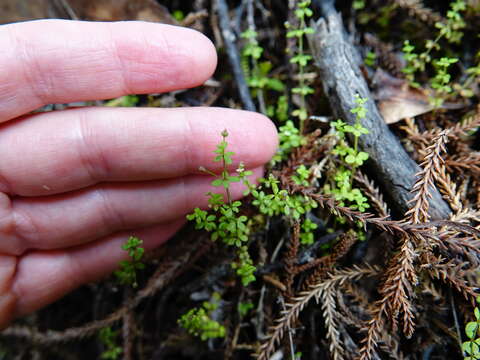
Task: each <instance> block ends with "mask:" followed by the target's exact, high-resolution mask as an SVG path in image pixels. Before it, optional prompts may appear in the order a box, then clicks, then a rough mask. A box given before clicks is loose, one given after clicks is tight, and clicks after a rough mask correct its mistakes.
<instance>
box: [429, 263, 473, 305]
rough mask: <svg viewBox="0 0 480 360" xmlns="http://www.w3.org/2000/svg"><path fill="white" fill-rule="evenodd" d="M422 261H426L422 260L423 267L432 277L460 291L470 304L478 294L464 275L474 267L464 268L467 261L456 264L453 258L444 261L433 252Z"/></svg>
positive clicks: (467, 264)
mask: <svg viewBox="0 0 480 360" xmlns="http://www.w3.org/2000/svg"><path fill="white" fill-rule="evenodd" d="M424 261H428V262H424V265H423V268H425V269H426V270H427V271H428V273H429V275H430V276H431V277H432V278H433V279H437V280H441V281H443V282H444V283H445V284H447V285H449V286H450V287H452V288H453V289H454V290H456V291H457V292H458V293H460V294H461V295H462V296H463V297H464V298H465V299H466V300H469V301H470V302H471V303H472V304H474V303H475V299H476V297H477V296H478V294H477V292H476V287H473V286H470V285H468V282H467V281H466V280H465V277H466V274H467V273H468V272H472V271H475V270H476V267H475V268H473V269H468V268H467V270H465V267H467V266H469V265H470V264H469V263H460V264H458V263H456V262H455V261H454V260H451V261H449V262H444V261H442V259H439V258H436V257H435V256H434V255H433V254H429V256H427V257H424ZM432 264H433V265H432ZM470 267H471V265H470ZM468 270H470V271H468Z"/></svg>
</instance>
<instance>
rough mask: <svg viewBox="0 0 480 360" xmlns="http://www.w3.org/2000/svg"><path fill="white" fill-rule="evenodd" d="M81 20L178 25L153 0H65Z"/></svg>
mask: <svg viewBox="0 0 480 360" xmlns="http://www.w3.org/2000/svg"><path fill="white" fill-rule="evenodd" d="M66 1H67V3H68V5H69V6H70V7H71V8H72V10H73V11H74V12H75V14H76V15H77V16H78V17H79V18H80V19H82V20H97V21H119V20H143V21H154V22H161V23H166V24H172V25H178V23H177V21H176V20H175V19H174V18H173V17H172V15H171V14H170V12H169V11H168V9H167V8H166V7H165V6H163V5H160V4H158V3H157V2H156V1H154V0H135V1H131V0H66Z"/></svg>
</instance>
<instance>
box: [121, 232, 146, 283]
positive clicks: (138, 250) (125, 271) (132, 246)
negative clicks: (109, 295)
mask: <svg viewBox="0 0 480 360" xmlns="http://www.w3.org/2000/svg"><path fill="white" fill-rule="evenodd" d="M142 243H143V241H142V240H140V239H139V238H137V237H135V236H130V237H129V238H128V240H127V242H126V243H125V244H123V245H122V249H123V250H125V251H127V252H128V256H130V260H123V261H120V269H119V270H117V271H115V272H114V274H115V275H116V276H117V278H118V280H119V281H120V283H122V284H130V285H132V286H133V287H137V286H138V283H137V270H142V269H144V268H145V265H144V264H143V263H142V261H141V260H142V257H143V253H144V252H145V249H144V248H142V247H140V245H142Z"/></svg>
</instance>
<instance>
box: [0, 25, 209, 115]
mask: <svg viewBox="0 0 480 360" xmlns="http://www.w3.org/2000/svg"><path fill="white" fill-rule="evenodd" d="M0 48H1V49H3V50H2V56H1V57H0V69H1V70H0V122H1V121H6V120H9V119H12V118H15V117H17V116H19V115H22V114H25V113H27V112H29V111H32V110H35V109H37V108H38V107H40V106H43V105H46V104H53V103H68V102H75V101H86V100H99V99H109V98H114V97H118V96H121V95H126V94H142V93H153V92H163V91H171V90H176V89H183V88H189V87H193V86H197V85H200V84H202V83H203V82H204V81H205V80H206V79H208V78H209V77H210V76H211V74H212V73H213V71H214V70H215V67H216V63H217V59H216V52H215V48H214V46H213V44H212V43H211V42H210V40H209V39H208V38H207V37H205V36H204V35H202V34H201V33H199V32H197V31H194V30H190V29H187V28H182V27H177V26H172V25H165V24H155V23H147V22H138V21H131V22H117V23H102V22H84V21H69V20H39V21H31V22H25V23H16V24H8V25H3V26H0Z"/></svg>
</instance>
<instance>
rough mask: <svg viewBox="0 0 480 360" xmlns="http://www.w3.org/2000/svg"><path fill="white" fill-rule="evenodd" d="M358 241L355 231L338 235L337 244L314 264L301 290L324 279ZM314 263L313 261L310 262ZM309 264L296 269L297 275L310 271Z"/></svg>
mask: <svg viewBox="0 0 480 360" xmlns="http://www.w3.org/2000/svg"><path fill="white" fill-rule="evenodd" d="M357 240H358V237H357V235H356V234H355V231H353V230H351V231H348V232H346V233H345V234H342V235H340V237H339V240H338V242H337V243H336V244H335V245H334V247H333V249H332V252H331V254H330V255H328V256H324V257H322V258H320V259H317V260H319V261H318V264H316V269H315V271H314V272H313V273H312V274H311V275H310V276H309V277H308V278H307V280H305V282H304V285H303V288H304V289H308V288H309V287H310V285H312V284H314V283H317V282H318V281H319V280H320V279H322V278H325V275H326V274H327V273H328V272H329V271H331V270H332V268H333V266H334V265H335V263H336V262H337V261H338V260H339V259H341V258H342V257H344V256H345V255H346V254H347V253H348V251H349V250H350V249H351V247H352V246H353V244H355V243H356V242H357ZM312 263H315V261H312ZM311 267H312V266H310V263H307V264H304V265H300V266H298V267H297V270H296V271H297V273H300V272H303V271H306V270H308V269H310V268H311Z"/></svg>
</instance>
